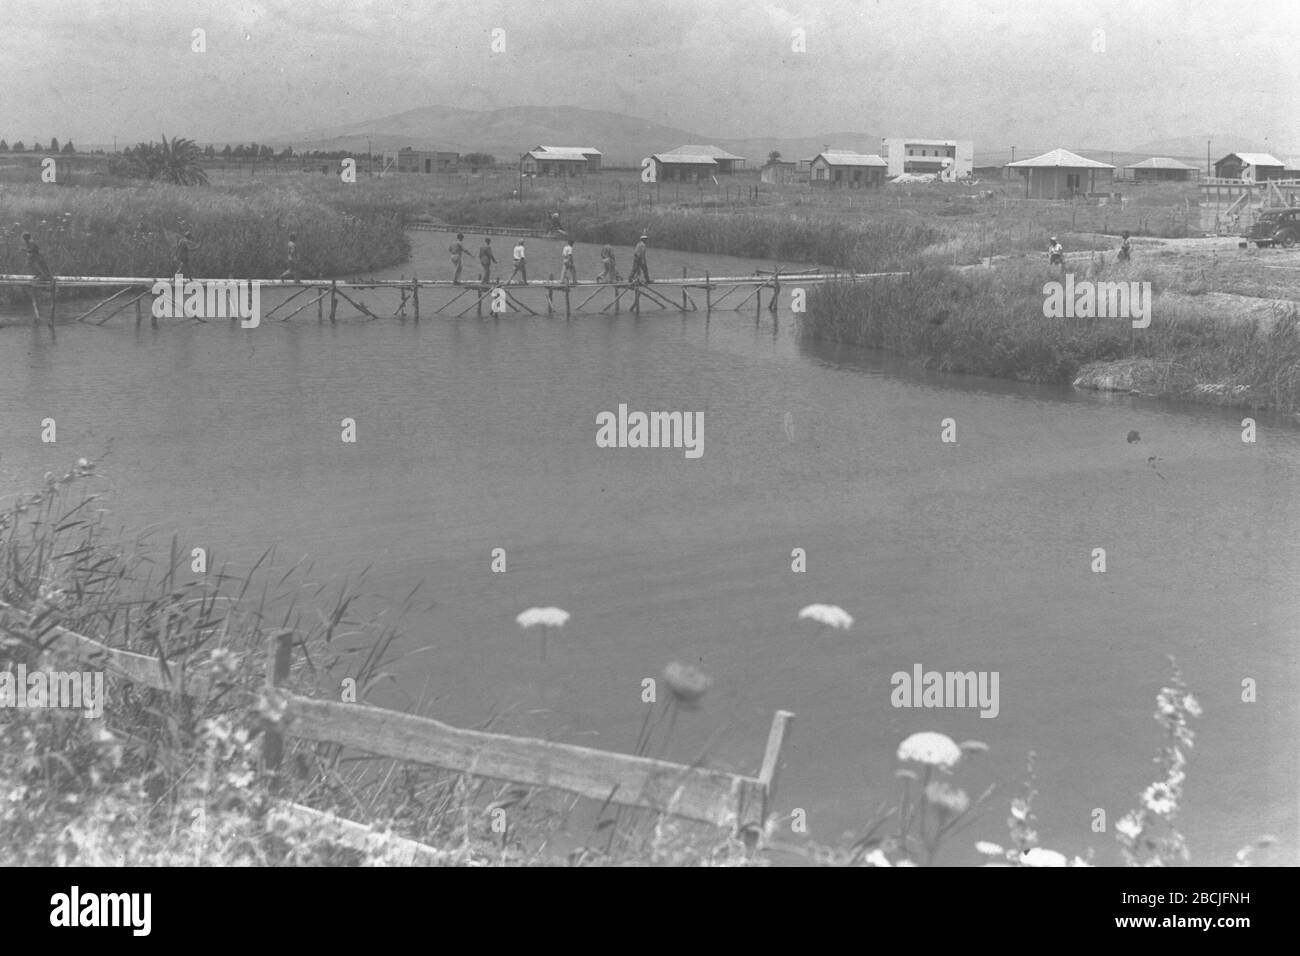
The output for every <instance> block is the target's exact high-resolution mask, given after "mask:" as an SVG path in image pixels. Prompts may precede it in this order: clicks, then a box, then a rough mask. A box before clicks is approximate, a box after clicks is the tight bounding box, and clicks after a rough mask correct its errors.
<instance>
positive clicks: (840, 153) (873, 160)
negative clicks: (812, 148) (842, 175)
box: [813, 149, 889, 167]
mask: <svg viewBox="0 0 1300 956" xmlns="http://www.w3.org/2000/svg"><path fill="white" fill-rule="evenodd" d="M818 156H820V157H821V158H822V159H824V160H826V165H827V166H885V167H888V166H889V163H887V162H885V161H884V160H883V159H881V158H880V157H879V156H877V155H875V154H874V153H872V154H870V155H867V154H865V153H854V152H850V151H849V150H847V149H843V150H841V149H828V150H824V151H823V152H820V153H818V154H817V156H814V157H813V159H817V157H818Z"/></svg>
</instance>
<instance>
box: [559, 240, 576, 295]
mask: <svg viewBox="0 0 1300 956" xmlns="http://www.w3.org/2000/svg"><path fill="white" fill-rule="evenodd" d="M563 255H564V272H563V273H562V276H561V281H562V282H563V283H564V284H565V285H577V284H578V271H577V270H576V269H575V268H574V267H573V243H572V242H566V243H565V244H564V254H563Z"/></svg>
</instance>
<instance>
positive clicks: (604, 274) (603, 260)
mask: <svg viewBox="0 0 1300 956" xmlns="http://www.w3.org/2000/svg"><path fill="white" fill-rule="evenodd" d="M600 264H601V266H602V271H601V273H600V281H601V282H617V281H618V269H617V268H616V267H615V263H614V250H613V249H612V248H611V247H610V246H609V244H608V243H607V244H606V245H605V247H604V248H603V249H601V250H600Z"/></svg>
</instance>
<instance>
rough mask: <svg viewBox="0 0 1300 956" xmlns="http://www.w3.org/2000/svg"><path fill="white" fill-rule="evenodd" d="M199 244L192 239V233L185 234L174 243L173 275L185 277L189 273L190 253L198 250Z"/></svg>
mask: <svg viewBox="0 0 1300 956" xmlns="http://www.w3.org/2000/svg"><path fill="white" fill-rule="evenodd" d="M200 246H201V243H199V242H198V241H197V240H196V239H195V238H194V233H192V232H187V233H185V235H183V236H181V238H180V241H179V242H178V243H176V268H175V270H174V272H175V274H176V275H178V276H183V275H186V274H187V273H188V272H189V271H190V253H191V252H193V251H194V250H195V249H198V248H200Z"/></svg>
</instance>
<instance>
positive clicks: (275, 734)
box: [262, 629, 293, 777]
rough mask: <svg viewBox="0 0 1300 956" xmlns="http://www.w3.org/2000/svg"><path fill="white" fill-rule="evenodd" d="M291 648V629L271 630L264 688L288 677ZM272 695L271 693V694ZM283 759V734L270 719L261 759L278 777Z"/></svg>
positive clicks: (282, 681) (281, 681)
mask: <svg viewBox="0 0 1300 956" xmlns="http://www.w3.org/2000/svg"><path fill="white" fill-rule="evenodd" d="M292 650H293V631H291V630H288V629H282V630H277V631H274V632H272V634H271V637H270V641H269V647H268V653H267V657H266V689H267V690H268V691H272V690H275V689H277V688H278V687H280V685H281V684H283V683H284V682H285V681H286V680H288V678H289V655H290V652H291V651H292ZM272 696H273V695H272ZM283 759H284V734H283V733H281V731H280V729H279V728H278V727H277V726H275V725H274V724H272V723H271V722H270V721H267V722H266V725H265V727H264V729H263V739H262V761H263V763H264V764H265V766H266V769H267V770H268V771H270V772H271V773H272V774H274V775H276V776H277V777H278V774H279V769H280V761H281V760H283Z"/></svg>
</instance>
